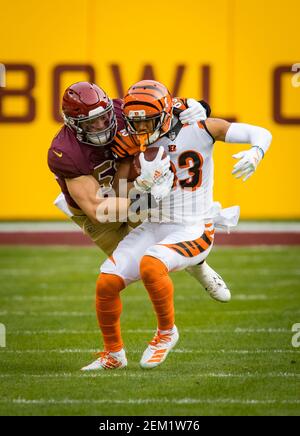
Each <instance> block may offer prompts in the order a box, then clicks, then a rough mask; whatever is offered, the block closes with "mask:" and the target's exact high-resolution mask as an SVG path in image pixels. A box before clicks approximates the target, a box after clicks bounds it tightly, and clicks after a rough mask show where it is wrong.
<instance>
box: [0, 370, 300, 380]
mask: <svg viewBox="0 0 300 436" xmlns="http://www.w3.org/2000/svg"><path fill="white" fill-rule="evenodd" d="M157 376H159V377H162V378H165V377H166V378H177V377H178V375H176V374H169V375H168V376H166V375H165V374H161V375H160V374H156V377H157ZM192 376H193V377H195V378H221V379H222V378H241V379H245V378H255V379H261V378H300V374H295V373H283V372H278V373H276V372H271V373H245V374H233V373H206V374H205V373H204V374H203V373H202V374H193V375H192ZM97 377H99V378H106V377H108V378H111V377H122V378H128V377H129V378H148V377H149V373H147V372H144V373H140V374H136V373H134V374H133V373H128V372H127V371H121V372H115V371H114V372H111V371H98V372H97V371H94V372H88V373H82V374H76V373H54V374H26V373H23V374H0V379H6V378H14V379H18V378H33V379H48V378H49V379H52V378H54V379H57V378H62V379H73V378H75V379H85V378H97ZM185 377H186V375H185Z"/></svg>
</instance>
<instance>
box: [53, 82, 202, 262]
mask: <svg viewBox="0 0 300 436" xmlns="http://www.w3.org/2000/svg"><path fill="white" fill-rule="evenodd" d="M201 103H203V105H204V106H205V107H203V106H202V105H201ZM201 103H198V102H196V101H195V100H193V99H189V100H187V101H185V100H182V105H181V106H180V107H178V114H179V112H181V113H180V117H181V119H182V120H183V122H194V121H199V120H200V119H205V118H206V116H207V112H208V115H209V114H210V108H209V106H208V105H206V104H205V102H201ZM187 108H188V109H187ZM62 112H63V118H64V126H63V127H62V128H61V130H60V131H59V132H58V134H57V135H56V136H55V138H54V139H53V141H52V144H51V147H50V149H49V152H48V165H49V168H50V170H51V171H52V172H53V173H54V174H55V176H56V180H57V182H58V183H59V185H60V187H61V190H62V193H63V196H61V201H62V202H63V203H64V205H63V207H62V208H63V209H64V210H65V212H66V213H67V214H68V215H69V216H70V217H71V218H72V220H73V221H74V222H75V223H76V224H78V225H79V226H80V227H81V228H82V230H83V232H84V233H85V234H86V235H87V236H89V237H90V239H92V241H93V242H95V243H96V244H97V245H98V246H99V248H101V249H102V250H103V251H104V252H105V253H106V254H107V255H111V253H112V252H113V250H114V249H115V248H116V246H117V244H118V243H119V242H120V241H121V240H122V239H123V238H124V237H125V236H126V235H127V234H128V232H129V231H130V230H131V227H130V224H128V222H127V221H126V222H106V223H103V222H102V223H101V222H99V219H98V218H99V217H97V210H99V205H100V204H101V202H102V203H105V204H104V206H105V205H106V203H109V202H111V203H113V206H114V207H115V208H116V210H117V212H118V211H120V212H122V211H123V212H124V210H125V211H127V209H128V206H129V203H130V202H129V200H128V199H127V198H114V199H112V198H110V199H103V198H99V188H100V187H102V188H103V187H106V188H111V187H113V188H114V189H115V190H116V187H117V186H118V181H119V179H120V178H121V177H122V175H121V174H120V173H118V172H117V169H118V161H117V159H116V156H115V155H114V154H113V152H112V148H111V147H112V145H113V144H115V146H116V147H119V148H122V141H123V140H124V136H123V134H122V132H123V131H124V128H125V126H124V123H123V118H122V100H121V99H114V100H111V99H110V98H109V97H108V95H107V94H106V93H105V91H103V90H102V89H101V88H100V87H98V86H97V85H95V84H92V83H89V82H78V83H75V84H73V85H71V86H70V87H68V88H67V89H66V91H65V93H64V96H63V101H62ZM130 159H131V158H130ZM103 209H105V207H103Z"/></svg>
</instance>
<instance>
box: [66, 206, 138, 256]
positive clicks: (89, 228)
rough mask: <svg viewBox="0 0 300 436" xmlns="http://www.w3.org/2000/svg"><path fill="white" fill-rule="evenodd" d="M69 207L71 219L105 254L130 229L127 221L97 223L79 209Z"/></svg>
mask: <svg viewBox="0 0 300 436" xmlns="http://www.w3.org/2000/svg"><path fill="white" fill-rule="evenodd" d="M69 209H70V210H71V212H72V213H73V214H74V215H73V216H72V218H71V219H72V221H74V223H76V224H77V225H78V226H79V227H80V228H81V229H82V231H83V233H84V234H85V235H86V236H88V237H89V238H90V239H91V240H92V241H93V242H94V243H95V244H96V245H97V246H98V247H99V248H100V249H101V250H102V251H104V253H105V254H107V256H111V255H112V253H113V251H114V250H115V248H117V245H118V244H119V242H120V241H122V239H124V238H125V236H127V235H128V233H129V232H130V231H131V230H132V227H130V225H129V224H128V223H97V224H94V223H92V221H91V220H90V219H89V218H88V217H87V216H86V215H84V213H83V212H82V211H81V210H79V209H74V208H71V207H70V206H69Z"/></svg>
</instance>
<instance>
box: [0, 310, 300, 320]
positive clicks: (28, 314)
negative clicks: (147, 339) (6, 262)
mask: <svg viewBox="0 0 300 436" xmlns="http://www.w3.org/2000/svg"><path fill="white" fill-rule="evenodd" d="M187 311H188V310H180V309H179V310H176V313H177V314H182V313H186V312H187ZM195 312H197V310H196V311H195ZM202 312H203V309H201V313H202ZM210 313H211V312H210ZM283 313H289V314H291V315H292V314H293V315H298V314H300V310H299V309H297V310H293V309H284V310H272V309H261V310H259V309H258V310H223V311H221V312H213V314H214V316H217V315H218V314H221V315H228V316H241V315H245V316H249V315H268V314H278V315H280V314H283ZM0 316H2V317H4V316H21V317H44V316H47V317H48V316H49V317H52V316H53V317H80V318H81V317H89V318H91V317H93V316H94V313H93V312H92V311H90V312H67V311H53V312H43V311H39V312H29V311H28V312H27V311H22V310H19V311H8V310H3V311H0Z"/></svg>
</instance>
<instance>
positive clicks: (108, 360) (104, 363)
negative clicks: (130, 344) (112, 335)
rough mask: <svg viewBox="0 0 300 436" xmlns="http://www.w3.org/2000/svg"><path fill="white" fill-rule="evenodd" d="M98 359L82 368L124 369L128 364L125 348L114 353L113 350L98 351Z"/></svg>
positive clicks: (92, 369) (86, 369)
mask: <svg viewBox="0 0 300 436" xmlns="http://www.w3.org/2000/svg"><path fill="white" fill-rule="evenodd" d="M97 355H99V357H98V359H96V360H95V361H94V362H92V363H91V364H90V365H88V366H84V367H83V368H81V371H97V370H102V369H122V368H125V367H126V366H127V359H126V354H125V350H121V351H118V352H117V353H113V352H111V351H103V352H101V353H97Z"/></svg>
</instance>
